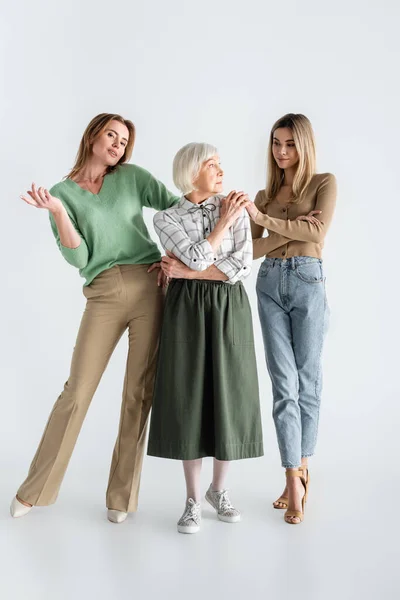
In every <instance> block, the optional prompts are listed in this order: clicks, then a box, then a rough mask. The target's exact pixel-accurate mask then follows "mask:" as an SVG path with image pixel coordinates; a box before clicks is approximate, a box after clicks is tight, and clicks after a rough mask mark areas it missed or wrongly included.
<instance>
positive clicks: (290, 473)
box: [284, 468, 307, 525]
mask: <svg viewBox="0 0 400 600" xmlns="http://www.w3.org/2000/svg"><path fill="white" fill-rule="evenodd" d="M303 469H304V468H303ZM303 469H298V470H296V471H294V470H290V471H286V478H288V477H300V481H301V483H302V484H303V487H304V496H303V497H302V499H301V512H300V511H299V510H289V509H288V510H287V511H286V512H285V515H284V519H285V522H286V523H288V524H289V525H300V523H301V522H302V521H303V519H304V508H305V503H306V494H307V482H306V480H305V478H304V473H303ZM291 517H295V518H297V519H299V522H295V521H291V520H290V521H288V519H290V518H291Z"/></svg>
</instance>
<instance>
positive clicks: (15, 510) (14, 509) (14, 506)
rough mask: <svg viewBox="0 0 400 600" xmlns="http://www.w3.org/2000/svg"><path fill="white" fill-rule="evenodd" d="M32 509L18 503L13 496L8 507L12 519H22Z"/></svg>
mask: <svg viewBox="0 0 400 600" xmlns="http://www.w3.org/2000/svg"><path fill="white" fill-rule="evenodd" d="M32 508H33V506H25V504H22V502H20V501H19V500H18V499H17V498H16V496H14V498H13V499H12V502H11V506H10V513H11V516H12V517H14V519H17V518H18V517H24V516H25V515H27V514H28V512H29V511H30V510H32Z"/></svg>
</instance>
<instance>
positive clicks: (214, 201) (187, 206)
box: [178, 196, 219, 210]
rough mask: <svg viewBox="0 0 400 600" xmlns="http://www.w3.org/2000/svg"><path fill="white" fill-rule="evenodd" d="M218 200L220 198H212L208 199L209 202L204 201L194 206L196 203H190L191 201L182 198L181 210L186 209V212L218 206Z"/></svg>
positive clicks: (180, 202)
mask: <svg viewBox="0 0 400 600" xmlns="http://www.w3.org/2000/svg"><path fill="white" fill-rule="evenodd" d="M218 198H219V196H211V197H210V198H207V200H204V202H202V203H201V204H194V202H190V200H187V199H186V198H185V196H182V198H181V199H180V200H179V204H178V206H179V208H184V209H185V210H190V209H191V208H201V207H202V206H210V205H212V206H216V205H217V204H218Z"/></svg>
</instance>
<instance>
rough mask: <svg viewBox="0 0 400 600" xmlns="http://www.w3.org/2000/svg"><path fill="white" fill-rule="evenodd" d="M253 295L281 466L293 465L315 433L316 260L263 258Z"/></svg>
mask: <svg viewBox="0 0 400 600" xmlns="http://www.w3.org/2000/svg"><path fill="white" fill-rule="evenodd" d="M257 297H258V313H259V317H260V322H261V328H262V333H263V339H264V348H265V356H266V360H267V367H268V371H269V375H270V377H271V381H272V390H273V417H274V422H275V428H276V433H277V437H278V445H279V450H280V453H281V459H282V466H283V467H286V468H288V467H298V466H299V465H300V464H301V458H302V457H309V456H312V455H313V454H314V449H315V444H316V440H317V432H318V420H319V407H320V400H321V391H322V372H321V355H322V345H323V340H324V334H325V331H326V329H327V322H328V313H329V309H328V306H327V302H326V295H325V278H324V274H323V270H322V260H320V259H318V258H312V257H309V256H296V257H294V258H289V259H281V258H266V259H265V260H264V262H263V263H262V265H261V267H260V270H259V273H258V278H257Z"/></svg>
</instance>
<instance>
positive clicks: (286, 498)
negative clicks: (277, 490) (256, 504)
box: [272, 496, 289, 510]
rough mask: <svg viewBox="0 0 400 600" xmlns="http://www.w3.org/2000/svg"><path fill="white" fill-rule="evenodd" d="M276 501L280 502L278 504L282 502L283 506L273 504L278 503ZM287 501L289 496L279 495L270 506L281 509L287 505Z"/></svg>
mask: <svg viewBox="0 0 400 600" xmlns="http://www.w3.org/2000/svg"><path fill="white" fill-rule="evenodd" d="M278 502H280V504H283V506H275V504H278ZM288 502H289V498H288V497H287V496H280V497H279V498H278V500H275V502H273V503H272V506H273V507H274V508H277V509H278V510H282V509H283V508H287V507H288Z"/></svg>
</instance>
